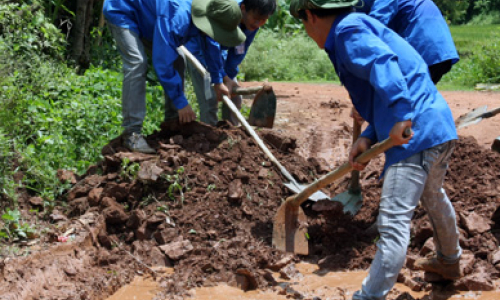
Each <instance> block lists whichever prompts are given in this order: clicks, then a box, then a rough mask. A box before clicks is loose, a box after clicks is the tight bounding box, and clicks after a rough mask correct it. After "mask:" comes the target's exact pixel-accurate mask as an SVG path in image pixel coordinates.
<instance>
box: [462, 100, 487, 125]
mask: <svg viewBox="0 0 500 300" xmlns="http://www.w3.org/2000/svg"><path fill="white" fill-rule="evenodd" d="M487 109H488V106H487V105H485V106H481V107H478V108H476V109H474V110H473V111H471V112H469V113H466V114H465V115H462V116H460V117H459V118H458V119H457V120H456V121H455V126H456V127H457V129H460V128H463V127H466V126H470V125H474V124H477V123H479V122H481V120H482V119H483V118H482V117H481V116H482V115H483V114H484V113H485V112H487Z"/></svg>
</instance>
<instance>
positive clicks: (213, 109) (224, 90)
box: [186, 0, 276, 125]
mask: <svg viewBox="0 0 500 300" xmlns="http://www.w3.org/2000/svg"><path fill="white" fill-rule="evenodd" d="M233 1H234V0H233ZM235 2H237V3H238V5H239V6H240V9H241V14H242V16H243V17H242V19H241V23H240V25H239V28H240V29H241V30H242V31H243V33H244V34H245V36H246V40H245V42H244V43H241V44H239V45H237V46H235V47H225V46H222V47H208V46H210V43H213V44H216V45H218V44H217V43H216V42H214V41H210V40H204V39H200V38H199V37H195V38H192V39H191V40H190V41H189V42H188V43H187V44H186V48H187V49H188V50H189V51H190V52H191V53H193V55H194V56H195V57H196V58H197V59H198V60H199V61H200V62H201V63H202V64H203V65H204V66H205V68H206V69H208V70H210V77H211V83H212V84H214V87H215V90H212V89H211V87H210V86H205V85H206V84H208V83H207V82H205V81H204V80H203V77H202V76H201V75H200V74H199V72H198V71H197V70H196V68H194V66H193V65H192V64H191V63H189V62H188V63H187V70H188V72H189V75H190V77H191V80H192V83H193V87H194V91H195V93H196V98H197V99H198V104H199V107H200V120H201V121H202V122H204V123H207V124H210V125H216V124H217V121H218V117H217V112H218V100H219V99H221V95H222V94H225V95H227V96H230V98H231V100H232V101H233V103H234V104H235V105H236V107H238V108H241V101H242V99H241V96H238V95H232V96H231V90H232V88H233V87H235V86H238V82H237V80H236V75H237V74H238V71H239V69H238V66H239V65H240V63H241V62H242V61H243V59H244V58H245V56H246V54H247V51H248V48H249V47H250V44H251V43H252V42H253V40H254V38H255V35H256V34H257V32H258V30H259V28H260V27H261V26H262V25H264V24H265V23H266V21H267V20H268V19H269V17H270V16H271V15H272V14H273V13H274V11H275V10H276V0H236V1H235ZM207 48H209V49H207ZM211 50H213V51H211ZM210 57H212V58H218V59H210ZM207 89H208V90H210V93H209V94H208V95H207V94H206V93H205V91H206V90H207ZM222 118H223V119H224V120H228V121H229V122H231V123H232V124H233V125H238V124H239V122H238V119H237V118H236V116H235V115H234V114H233V113H231V111H230V110H229V108H228V107H227V106H226V105H225V104H224V105H223V107H222Z"/></svg>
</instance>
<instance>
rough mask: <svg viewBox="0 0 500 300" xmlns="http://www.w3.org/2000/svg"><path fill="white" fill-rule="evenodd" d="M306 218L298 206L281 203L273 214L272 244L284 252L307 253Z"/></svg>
mask: <svg viewBox="0 0 500 300" xmlns="http://www.w3.org/2000/svg"><path fill="white" fill-rule="evenodd" d="M306 224H307V218H306V215H305V214H304V211H303V210H302V208H301V207H300V206H294V205H290V204H289V202H285V203H283V204H282V205H281V206H280V207H279V208H278V211H277V212H276V215H275V216H274V224H273V246H274V247H275V248H276V249H278V250H281V251H284V252H293V253H295V254H302V255H309V241H308V240H307V228H306Z"/></svg>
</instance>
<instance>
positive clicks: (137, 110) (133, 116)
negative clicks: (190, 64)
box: [108, 22, 185, 134]
mask: <svg viewBox="0 0 500 300" xmlns="http://www.w3.org/2000/svg"><path fill="white" fill-rule="evenodd" d="M108 27H109V30H110V32H111V35H113V38H114V39H115V42H116V46H117V47H118V51H119V52H120V55H121V57H122V61H123V85H122V116H123V121H122V127H123V132H124V133H125V134H130V133H133V132H136V133H140V132H141V130H142V124H143V122H144V118H145V116H146V74H147V72H148V66H149V63H148V54H147V52H149V53H151V45H148V43H147V42H146V41H143V40H141V39H140V38H139V36H138V35H137V34H136V33H135V32H133V31H131V30H129V29H125V28H121V27H118V26H115V25H113V24H111V23H109V22H108ZM149 55H150V54H149ZM184 66H185V64H184V58H183V57H182V56H179V57H178V58H177V60H176V61H175V62H174V69H176V70H177V71H178V72H179V74H180V75H181V78H182V80H183V81H184V69H185V67H184ZM164 94H165V119H166V120H167V119H173V118H177V117H178V114H177V109H176V107H175V106H174V104H173V102H172V101H171V100H170V98H169V97H168V95H167V93H166V92H165V93H164Z"/></svg>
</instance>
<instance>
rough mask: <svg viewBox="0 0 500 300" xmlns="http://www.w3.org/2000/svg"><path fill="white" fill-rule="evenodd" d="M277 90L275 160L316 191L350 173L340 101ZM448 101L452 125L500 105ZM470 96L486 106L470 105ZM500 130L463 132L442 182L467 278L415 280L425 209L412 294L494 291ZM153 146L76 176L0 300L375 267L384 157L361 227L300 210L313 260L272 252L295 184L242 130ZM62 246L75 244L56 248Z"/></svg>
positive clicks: (304, 90)
mask: <svg viewBox="0 0 500 300" xmlns="http://www.w3.org/2000/svg"><path fill="white" fill-rule="evenodd" d="M273 85H274V84H273ZM274 86H275V91H276V94H277V97H278V101H279V102H278V115H277V119H276V125H275V128H274V130H272V131H269V130H260V131H259V134H260V135H261V137H263V139H264V140H265V141H266V142H267V143H268V145H269V146H270V148H271V151H272V152H273V153H274V154H275V155H276V156H277V158H278V160H280V161H281V162H282V163H283V165H284V166H285V167H286V168H287V169H288V170H289V171H290V172H291V173H292V174H293V175H294V176H295V177H296V178H297V180H298V181H299V182H311V181H312V180H314V178H317V177H319V176H320V175H321V174H324V173H325V172H326V171H329V170H330V169H331V168H333V167H336V166H338V165H339V164H341V163H343V162H344V161H345V159H346V157H347V151H348V150H349V146H350V144H351V143H352V141H351V139H352V125H351V123H352V121H351V119H350V118H349V111H350V105H349V102H348V99H347V94H346V93H345V92H344V91H343V89H342V88H341V87H339V86H335V85H301V84H278V83H277V84H275V85H274ZM449 95H451V96H449V97H447V100H448V101H449V103H450V106H451V108H452V110H453V112H454V114H456V115H455V116H456V117H458V115H459V114H462V113H464V112H466V109H465V108H464V106H467V105H469V106H470V107H468V108H473V107H476V106H480V105H483V104H490V105H493V104H494V102H495V101H497V102H498V99H500V96H499V94H493V93H490V94H487V96H486V97H485V98H484V101H479V100H478V98H479V97H478V95H481V96H483V95H485V94H479V93H470V94H468V96H466V97H464V98H461V99H462V100H457V102H456V103H455V102H453V100H451V99H450V98H452V96H453V94H452V93H450V94H449ZM460 95H462V94H460ZM446 96H447V94H446V93H445V97H446ZM461 97H462V96H461ZM469 98H470V99H474V101H477V105H473V104H467V103H469V102H461V101H466V100H467V99H469ZM464 99H465V100H464ZM468 108H467V109H468ZM498 124H499V122H498V121H496V123H495V122H493V121H492V120H484V121H482V122H481V123H480V124H477V125H474V126H475V127H474V128H466V129H462V130H461V131H459V133H460V134H461V139H460V141H459V143H458V145H457V148H456V151H455V153H454V155H453V158H452V161H451V162H450V168H449V174H448V176H447V178H446V181H445V189H446V190H447V192H448V195H449V196H450V199H451V201H452V202H453V205H454V207H455V209H456V210H457V222H458V223H459V224H460V228H461V241H460V242H461V245H462V247H463V248H464V249H465V250H466V252H465V255H464V257H466V258H467V259H464V260H465V261H466V267H465V268H464V269H465V270H466V273H467V276H466V277H465V278H463V279H461V280H459V281H457V282H455V283H450V282H442V280H440V279H439V278H436V277H435V276H432V275H429V274H425V275H424V274H423V273H422V272H417V271H413V270H412V262H413V261H414V259H415V257H417V256H419V255H422V256H423V255H426V254H427V253H430V252H431V251H432V243H431V242H430V241H429V238H431V237H432V226H431V225H430V224H429V221H428V219H427V218H426V214H425V211H424V210H423V209H421V208H417V210H416V212H415V217H414V220H413V222H412V227H413V229H412V240H411V245H410V247H409V249H408V259H407V264H406V266H405V268H404V270H403V271H402V273H401V274H400V278H399V281H400V282H402V283H404V284H406V285H408V286H409V287H411V288H412V289H414V290H429V289H432V288H434V289H438V288H439V289H444V288H451V289H456V290H493V289H496V288H497V287H496V286H495V279H497V278H498V277H499V270H500V251H499V241H500V210H499V209H498V207H499V204H500V197H499V196H498V195H499V193H500V172H499V171H500V154H498V153H494V152H492V151H490V150H489V149H488V148H487V146H488V145H489V144H491V142H492V141H493V138H494V137H496V136H495V133H492V132H491V131H495V130H496V134H499V133H500V125H498ZM471 127H472V126H471ZM486 129H487V130H486ZM468 135H473V136H474V137H475V138H476V139H477V140H476V139H474V138H472V137H466V136H468ZM148 140H149V142H150V143H151V144H152V145H154V146H155V148H156V149H157V150H158V153H157V155H143V154H135V153H130V152H127V151H125V149H123V148H122V147H121V145H120V143H119V141H118V140H115V141H112V142H111V143H110V144H109V145H107V146H106V147H104V149H103V154H104V157H105V159H104V160H103V161H102V162H101V163H100V164H98V165H96V166H93V167H91V168H90V169H89V170H88V172H87V173H86V174H84V175H82V176H81V177H78V176H76V177H75V178H76V179H77V180H76V183H75V184H74V185H73V187H72V188H71V189H70V190H68V191H67V192H66V193H65V194H64V199H60V200H64V203H67V205H65V206H61V207H57V208H56V210H55V211H54V212H52V214H49V215H48V216H47V218H46V221H47V222H50V225H47V226H50V232H48V233H45V234H43V235H42V236H41V238H40V239H39V240H35V241H31V242H24V243H22V244H19V243H18V244H16V245H14V246H16V247H18V249H19V251H18V253H19V254H21V253H25V254H30V253H31V255H29V256H27V257H15V256H10V257H8V258H5V259H2V260H0V295H1V297H0V299H2V300H3V299H9V300H10V299H104V298H105V297H106V296H108V295H110V294H112V293H113V292H114V291H116V290H117V289H118V288H119V287H120V286H122V285H123V284H125V283H127V282H129V281H130V280H131V278H132V277H133V276H134V275H136V274H144V273H148V274H151V275H153V276H154V277H156V278H158V280H159V281H160V282H161V288H162V292H160V294H159V295H158V298H159V299H161V297H163V298H164V299H174V298H181V297H183V296H186V295H187V293H188V291H189V289H190V288H192V287H196V286H212V285H217V284H218V283H221V282H222V283H228V284H230V285H234V286H239V287H240V288H242V289H244V290H248V289H256V288H258V289H265V288H269V287H273V286H275V285H276V281H275V280H274V278H273V276H272V274H271V273H272V272H273V271H279V270H281V269H282V268H283V267H286V266H288V265H290V263H291V262H297V261H299V260H305V261H308V262H312V263H317V264H318V265H319V267H320V268H321V269H323V270H354V269H367V268H368V267H369V265H370V263H371V260H372V258H373V255H374V253H375V251H376V245H375V243H374V241H375V240H376V238H377V232H376V231H374V230H367V229H368V228H369V227H370V226H371V225H372V224H373V223H374V222H375V220H376V216H377V211H378V210H377V209H378V208H377V206H378V198H379V196H380V188H381V184H382V183H381V182H380V180H379V179H378V177H379V175H380V170H381V166H382V164H383V160H382V158H377V159H374V160H373V161H372V162H371V163H370V165H369V166H368V167H367V169H366V170H365V171H363V172H362V173H361V186H362V189H363V199H364V200H363V201H364V202H363V206H362V208H361V210H360V211H359V213H358V214H356V216H354V217H353V216H350V215H346V214H344V213H342V210H341V207H339V206H338V205H330V207H331V209H330V210H325V209H324V208H323V209H318V207H319V206H320V204H315V203H312V202H306V204H304V209H305V211H306V213H307V215H308V221H309V234H310V249H311V255H309V256H308V257H294V256H289V255H285V254H283V253H281V252H279V251H277V250H275V249H273V248H272V247H271V235H272V218H273V216H274V214H275V212H276V209H277V207H278V206H279V205H280V204H281V203H282V201H283V200H284V199H285V198H286V197H288V196H289V195H291V194H290V191H288V190H287V189H286V188H285V187H284V185H283V182H285V181H286V179H284V178H283V177H282V176H281V175H280V173H279V170H278V169H277V168H275V167H274V165H272V163H271V162H270V161H269V160H268V159H267V158H266V157H265V156H264V154H263V153H262V151H261V150H260V149H259V148H258V146H257V145H256V143H255V142H254V141H253V140H252V139H251V138H250V137H249V136H248V135H247V134H246V133H245V131H244V130H243V129H241V128H234V127H230V126H228V125H226V124H224V123H222V124H220V126H219V127H217V128H213V127H208V126H205V125H203V124H199V123H193V124H190V125H189V126H182V127H181V126H179V125H178V124H163V125H162V130H161V132H158V133H155V134H153V135H151V136H149V137H148ZM308 158H309V159H308ZM63 175H64V174H63V173H61V176H60V177H61V178H62V177H63ZM65 175H68V174H65ZM69 175H71V174H69ZM348 181H349V178H344V179H342V180H340V181H339V182H337V183H336V184H333V185H332V186H331V187H329V189H328V191H326V192H329V194H330V195H332V196H333V195H336V194H338V193H341V192H343V191H345V189H346V187H347V185H348ZM323 207H324V206H323ZM63 235H64V236H67V237H69V241H68V242H65V243H61V242H58V237H61V236H63ZM7 246H9V247H13V245H6V247H7ZM2 247H3V245H2ZM161 267H174V270H175V272H174V274H168V275H167V274H165V273H163V272H164V269H163V268H161ZM431 282H433V284H431ZM404 295H406V296H404ZM404 295H402V297H403V296H404V297H407V296H408V297H411V296H409V295H407V294H404ZM299 296H300V295H292V294H290V297H295V298H297V297H299ZM397 296H398V295H394V297H393V298H395V297H397ZM299 298H300V297H299ZM401 299H404V298H401ZM408 299H410V298H408Z"/></svg>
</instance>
